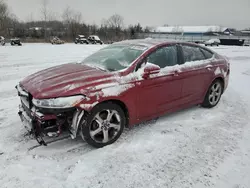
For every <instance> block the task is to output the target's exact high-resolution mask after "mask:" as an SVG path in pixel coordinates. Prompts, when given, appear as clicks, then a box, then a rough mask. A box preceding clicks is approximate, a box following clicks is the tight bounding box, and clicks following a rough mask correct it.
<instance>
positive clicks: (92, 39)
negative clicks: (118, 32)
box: [88, 35, 103, 44]
mask: <svg viewBox="0 0 250 188" xmlns="http://www.w3.org/2000/svg"><path fill="white" fill-rule="evenodd" d="M88 41H89V42H90V43H91V44H103V42H102V41H101V39H100V38H99V37H98V36H97V35H90V36H89V37H88Z"/></svg>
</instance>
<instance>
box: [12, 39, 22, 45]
mask: <svg viewBox="0 0 250 188" xmlns="http://www.w3.org/2000/svg"><path fill="white" fill-rule="evenodd" d="M10 44H11V46H14V45H18V46H22V43H21V41H20V39H19V38H12V39H10Z"/></svg>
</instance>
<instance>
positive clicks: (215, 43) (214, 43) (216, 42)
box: [204, 39, 220, 46]
mask: <svg viewBox="0 0 250 188" xmlns="http://www.w3.org/2000/svg"><path fill="white" fill-rule="evenodd" d="M204 44H205V46H219V44H220V39H210V40H208V41H206V42H204Z"/></svg>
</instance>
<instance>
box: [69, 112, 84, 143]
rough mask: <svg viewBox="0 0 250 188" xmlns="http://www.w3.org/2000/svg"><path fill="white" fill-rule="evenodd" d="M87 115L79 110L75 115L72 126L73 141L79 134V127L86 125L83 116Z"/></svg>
mask: <svg viewBox="0 0 250 188" xmlns="http://www.w3.org/2000/svg"><path fill="white" fill-rule="evenodd" d="M84 114H85V111H84V110H77V111H76V112H75V113H74V115H73V120H72V124H71V126H70V133H71V134H70V135H71V138H72V139H75V138H76V136H77V133H78V129H79V125H80V124H81V123H84V121H85V120H84V119H83V116H84Z"/></svg>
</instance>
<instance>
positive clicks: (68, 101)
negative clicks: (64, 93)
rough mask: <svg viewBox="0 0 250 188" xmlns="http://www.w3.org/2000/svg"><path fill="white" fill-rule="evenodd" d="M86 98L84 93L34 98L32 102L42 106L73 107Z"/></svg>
mask: <svg viewBox="0 0 250 188" xmlns="http://www.w3.org/2000/svg"><path fill="white" fill-rule="evenodd" d="M83 99H85V97H84V96H82V95H77V96H70V97H59V98H53V99H33V100H32V103H33V104H34V105H35V106H36V107H40V108H72V107H74V106H75V105H77V104H78V103H79V102H81V101H82V100H83Z"/></svg>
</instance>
